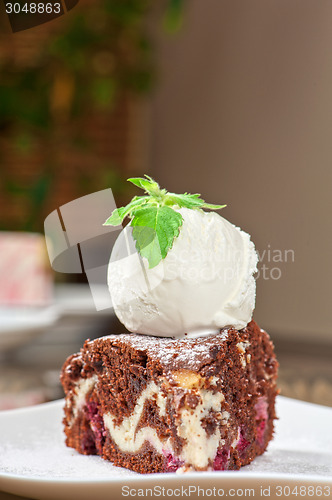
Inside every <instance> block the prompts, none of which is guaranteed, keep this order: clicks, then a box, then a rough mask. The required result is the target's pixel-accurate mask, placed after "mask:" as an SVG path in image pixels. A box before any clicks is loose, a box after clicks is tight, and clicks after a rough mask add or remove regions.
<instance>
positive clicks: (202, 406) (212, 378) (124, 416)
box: [61, 321, 278, 473]
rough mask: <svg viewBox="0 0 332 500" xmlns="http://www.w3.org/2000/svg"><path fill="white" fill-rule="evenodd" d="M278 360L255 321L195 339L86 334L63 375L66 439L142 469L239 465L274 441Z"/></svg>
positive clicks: (86, 451) (82, 449)
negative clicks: (87, 338) (93, 336)
mask: <svg viewBox="0 0 332 500" xmlns="http://www.w3.org/2000/svg"><path fill="white" fill-rule="evenodd" d="M277 368H278V363H277V361H276V358H275V355H274V351H273V345H272V342H271V341H270V339H269V337H268V335H267V333H266V332H264V331H263V330H261V329H260V328H259V327H258V326H257V324H256V323H255V322H254V321H251V322H250V323H249V324H248V325H247V327H246V328H244V329H243V330H240V331H238V330H236V329H234V328H228V329H226V328H225V329H223V330H221V331H220V333H218V334H212V335H209V336H205V337H197V338H181V339H176V340H174V339H171V338H159V337H158V338H157V337H152V336H149V337H147V336H144V335H136V334H123V335H109V336H107V337H102V338H99V339H96V340H94V341H86V342H85V344H84V347H83V348H82V349H81V352H80V353H79V354H75V355H73V356H71V357H70V358H68V360H67V361H66V362H65V364H64V366H63V370H62V375H61V381H62V384H63V387H64V390H65V393H66V405H65V418H64V425H65V433H66V444H67V445H68V446H70V447H72V448H75V449H76V450H77V451H78V452H80V453H83V454H98V455H100V456H101V457H103V458H104V459H106V460H110V461H111V462H112V463H113V464H114V465H118V466H122V467H127V468H129V469H132V470H134V471H137V472H141V473H151V472H174V471H186V470H230V469H239V468H240V467H241V466H242V465H246V464H249V463H250V462H251V461H252V460H253V459H254V458H255V457H256V456H257V455H260V454H261V453H263V452H264V450H265V449H266V447H267V445H268V443H269V441H270V440H271V437H272V434H273V420H274V419H275V418H276V417H275V409H274V403H275V397H276V394H277V388H276V377H277Z"/></svg>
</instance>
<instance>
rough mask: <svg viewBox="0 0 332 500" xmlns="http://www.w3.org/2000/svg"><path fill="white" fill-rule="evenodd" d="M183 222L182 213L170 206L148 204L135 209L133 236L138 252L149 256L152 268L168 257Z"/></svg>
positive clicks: (132, 223) (143, 255)
mask: <svg viewBox="0 0 332 500" xmlns="http://www.w3.org/2000/svg"><path fill="white" fill-rule="evenodd" d="M182 224H183V218H182V216H181V214H179V213H178V212H176V211H175V210H173V209H172V208H170V207H166V206H161V207H153V206H151V207H149V206H147V207H144V208H141V209H138V210H135V217H134V219H133V220H132V222H131V225H132V227H133V238H134V240H135V241H136V248H137V250H138V252H139V253H140V254H141V255H142V257H146V258H147V260H148V262H149V268H150V269H151V268H153V267H155V266H156V265H157V264H159V262H160V261H161V259H164V258H165V257H166V255H167V253H168V251H169V250H170V249H171V248H172V246H173V243H174V240H175V238H177V236H179V232H180V227H181V226H182Z"/></svg>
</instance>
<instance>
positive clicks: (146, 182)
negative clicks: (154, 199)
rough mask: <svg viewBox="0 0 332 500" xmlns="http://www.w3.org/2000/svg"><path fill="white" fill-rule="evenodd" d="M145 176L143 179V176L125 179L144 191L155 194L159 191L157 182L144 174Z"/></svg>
mask: <svg viewBox="0 0 332 500" xmlns="http://www.w3.org/2000/svg"><path fill="white" fill-rule="evenodd" d="M145 177H146V179H144V178H143V177H131V178H130V179H127V180H128V181H129V182H131V183H132V184H134V185H135V186H137V187H139V188H140V189H144V191H145V192H146V193H148V194H152V195H153V194H157V193H158V192H159V191H160V187H159V184H158V183H157V182H156V181H154V180H153V179H151V177H149V176H148V175H146V176H145Z"/></svg>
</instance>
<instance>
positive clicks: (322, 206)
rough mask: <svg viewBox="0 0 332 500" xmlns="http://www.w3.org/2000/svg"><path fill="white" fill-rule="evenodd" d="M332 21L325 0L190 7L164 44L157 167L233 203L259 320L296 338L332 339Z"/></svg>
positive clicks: (220, 0)
mask: <svg viewBox="0 0 332 500" xmlns="http://www.w3.org/2000/svg"><path fill="white" fill-rule="evenodd" d="M331 18H332V4H331V2H329V1H328V0H319V1H317V2H312V1H311V0H264V1H262V0H252V1H250V2H244V1H243V0H232V1H231V2H230V1H224V0H209V1H208V2H203V1H201V0H191V1H190V2H188V3H187V5H186V10H185V16H184V26H183V28H182V30H181V32H180V33H179V34H178V35H177V37H176V38H174V39H172V40H169V38H167V37H165V36H159V38H158V42H159V52H158V55H159V66H160V72H161V78H160V84H159V86H158V88H157V90H156V92H155V94H154V98H153V107H152V124H151V131H152V150H151V170H152V172H153V174H154V175H155V176H156V178H157V179H159V181H160V183H162V184H164V185H166V186H167V187H168V188H169V189H170V190H177V191H181V192H183V191H185V190H187V191H189V192H200V193H202V194H203V195H204V198H205V199H206V200H207V201H209V202H211V203H227V205H228V206H227V208H226V209H224V210H223V211H222V215H223V216H225V217H226V218H227V219H229V220H230V221H232V222H233V223H235V224H236V225H238V226H240V227H241V228H242V229H244V230H246V231H248V232H249V233H250V234H251V235H252V239H253V241H254V242H255V244H256V247H257V249H258V251H259V253H260V255H261V257H262V261H261V263H260V269H261V274H260V277H259V279H258V286H257V306H256V312H255V317H256V319H257V320H258V321H259V322H260V324H261V325H262V326H263V327H265V328H267V329H269V330H270V331H271V333H273V335H274V336H275V337H276V336H277V335H280V336H287V337H294V338H295V339H298V340H299V341H301V340H302V339H304V338H311V339H321V340H322V339H323V340H324V341H328V342H330V341H332V330H331V299H332V292H331V283H332V266H331V256H332V222H331V214H332V196H331V188H332V147H331V146H332V57H331V55H332V31H331V26H330V21H331ZM287 250H290V251H289V252H286V253H285V251H287ZM269 251H270V253H269ZM264 252H265V254H264ZM280 260H281V261H280ZM264 265H265V278H264V276H263V271H264V269H263V268H262V266H264ZM274 268H278V269H279V271H278V270H275V269H274ZM271 273H272V274H271ZM280 273H281V274H280Z"/></svg>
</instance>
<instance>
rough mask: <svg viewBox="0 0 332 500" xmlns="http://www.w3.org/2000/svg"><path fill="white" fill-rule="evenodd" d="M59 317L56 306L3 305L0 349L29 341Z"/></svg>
mask: <svg viewBox="0 0 332 500" xmlns="http://www.w3.org/2000/svg"><path fill="white" fill-rule="evenodd" d="M58 317H59V310H58V308H57V307H56V306H53V305H52V306H49V307H40V308H38V307H30V308H29V307H1V308H0V351H3V350H6V349H8V348H11V347H14V346H17V345H19V344H22V343H24V342H27V341H28V340H30V339H31V338H33V337H34V336H36V335H38V334H40V333H42V332H44V331H45V330H46V329H47V328H49V327H50V326H52V325H53V324H54V323H55V322H56V320H57V319H58Z"/></svg>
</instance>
